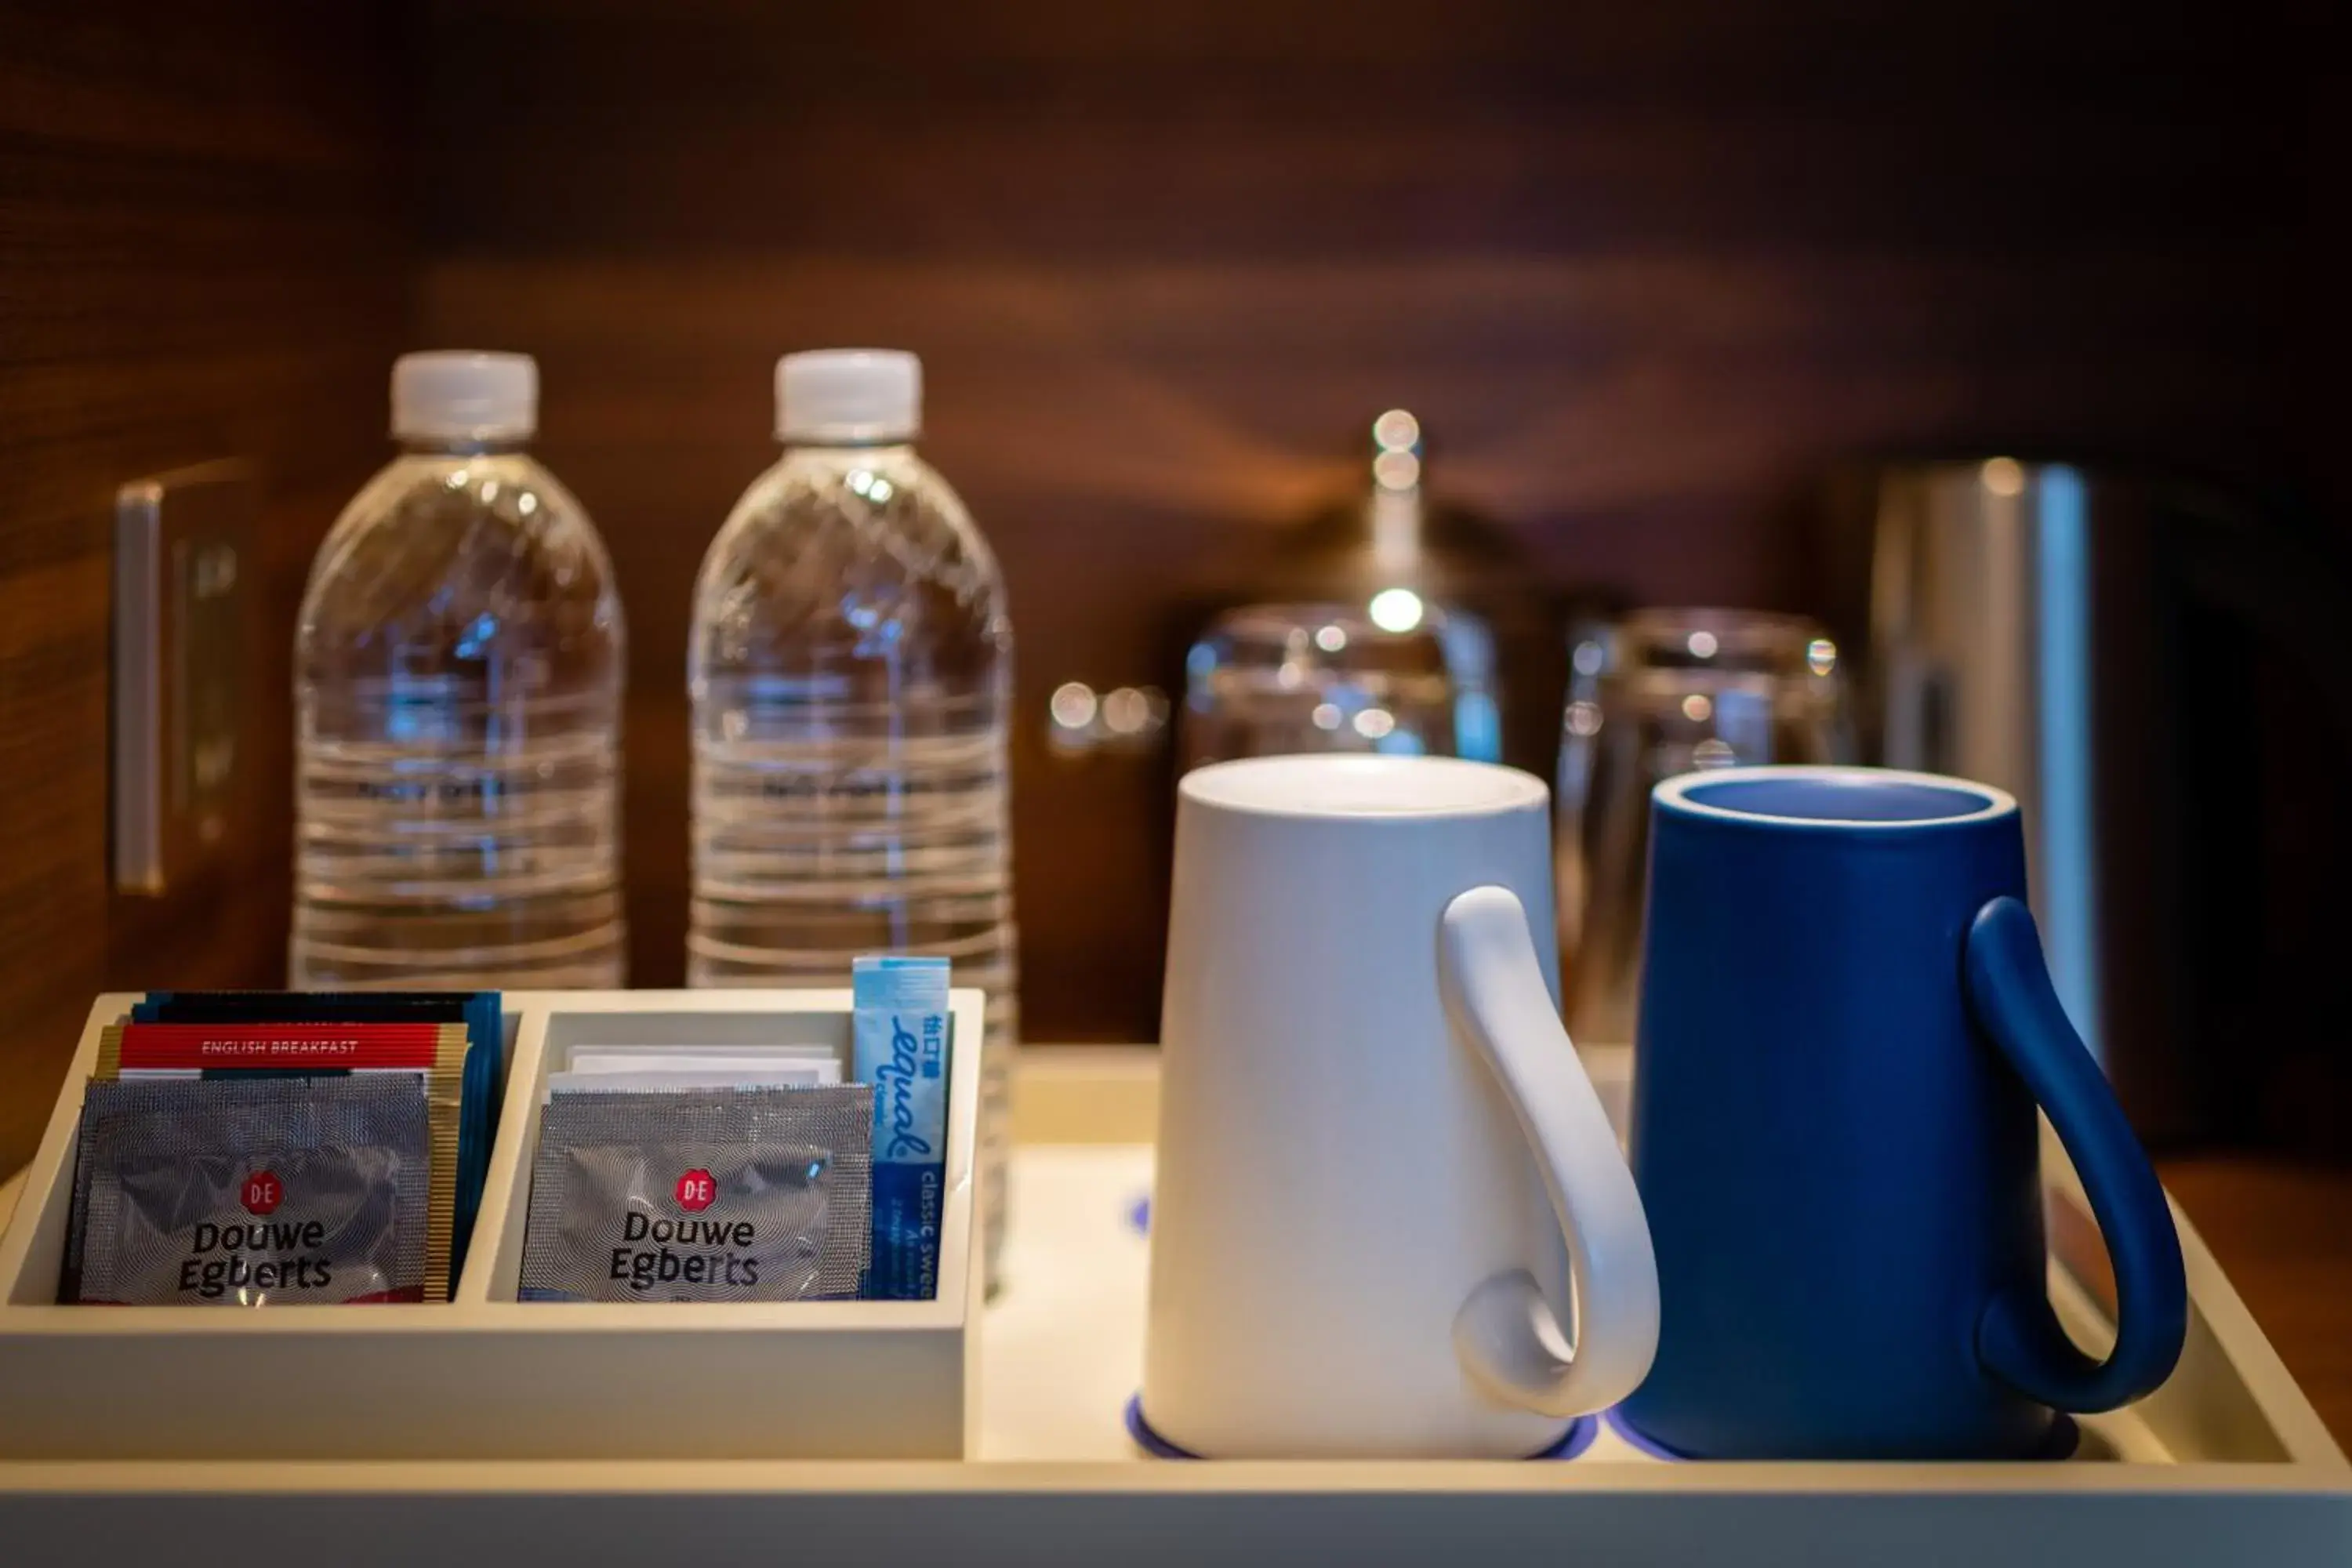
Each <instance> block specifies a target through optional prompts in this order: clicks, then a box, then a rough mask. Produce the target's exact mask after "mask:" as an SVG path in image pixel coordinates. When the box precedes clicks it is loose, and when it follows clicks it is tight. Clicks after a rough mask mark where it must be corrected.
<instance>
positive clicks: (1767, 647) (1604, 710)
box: [1553, 609, 1852, 1044]
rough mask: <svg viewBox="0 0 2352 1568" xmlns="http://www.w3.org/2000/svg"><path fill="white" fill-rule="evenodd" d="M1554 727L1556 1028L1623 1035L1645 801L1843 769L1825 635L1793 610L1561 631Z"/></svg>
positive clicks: (1662, 614) (1833, 660) (1844, 745)
mask: <svg viewBox="0 0 2352 1568" xmlns="http://www.w3.org/2000/svg"><path fill="white" fill-rule="evenodd" d="M1571 644H1572V649H1573V651H1572V654H1571V658H1570V664H1571V669H1570V677H1569V701H1568V710H1567V713H1566V715H1565V717H1564V720H1563V722H1562V724H1561V728H1560V752H1559V800H1558V811H1559V822H1558V831H1557V832H1556V833H1555V835H1554V840H1553V842H1554V852H1555V856H1556V858H1557V862H1558V872H1559V911H1560V914H1559V938H1560V973H1561V976H1562V985H1563V989H1564V990H1565V991H1566V992H1567V994H1568V1022H1569V1033H1570V1035H1571V1036H1573V1037H1575V1038H1576V1039H1577V1040H1578V1041H1580V1042H1588V1043H1591V1044H1604V1043H1611V1042H1624V1041H1629V1040H1631V1039H1632V1038H1633V1015H1634V1007H1635V997H1636V994H1637V990H1638V987H1639V984H1640V981H1641V973H1642V900H1643V876H1644V874H1645V871H1646V868H1647V865H1648V859H1649V847H1650V791H1651V789H1652V788H1653V787H1654V785H1656V784H1658V783H1660V782H1661V781H1662V780H1664V779H1670V778H1673V777H1675V775H1676V774H1678V773H1694V772H1697V771H1700V770H1703V769H1708V768H1727V767H1736V766H1748V765H1752V764H1756V763H1839V762H1848V761H1851V760H1852V757H1851V755H1850V753H1851V750H1852V748H1851V744H1850V742H1849V741H1848V738H1847V734H1846V728H1845V726H1846V719H1847V714H1846V698H1845V683H1844V680H1843V677H1842V675H1841V673H1840V671H1839V668H1838V650H1837V647H1836V645H1835V644H1834V643H1832V641H1831V640H1830V637H1829V634H1828V633H1827V632H1826V631H1825V630H1823V629H1822V627H1821V626H1818V625H1816V624H1815V623H1813V622H1811V621H1809V620H1806V619H1804V618H1803V617H1801V616H1780V615H1766V614H1763V613H1760V612H1757V611H1751V610H1714V609H1655V610H1637V611H1635V612H1634V613H1633V614H1632V615H1630V616H1626V617H1625V618H1624V619H1623V620H1622V621H1619V622H1616V623H1614V624H1611V625H1603V626H1587V627H1583V628H1580V630H1579V631H1578V632H1577V633H1576V634H1574V635H1573V636H1572V637H1571Z"/></svg>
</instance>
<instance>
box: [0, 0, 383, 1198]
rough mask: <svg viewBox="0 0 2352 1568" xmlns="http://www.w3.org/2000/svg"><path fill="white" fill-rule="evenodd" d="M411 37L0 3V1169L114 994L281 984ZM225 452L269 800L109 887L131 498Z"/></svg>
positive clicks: (196, 13) (341, 9)
mask: <svg viewBox="0 0 2352 1568" xmlns="http://www.w3.org/2000/svg"><path fill="white" fill-rule="evenodd" d="M398 37H399V35H398V33H397V32H396V31H395V29H394V26H393V25H392V21H391V18H390V17H389V16H388V15H387V14H385V13H384V12H383V11H381V10H375V11H371V10H369V9H368V8H366V7H362V6H348V7H347V6H343V5H299V4H292V3H285V4H254V5H202V6H177V5H153V6H131V7H122V6H105V5H78V4H73V3H70V0H61V3H57V4H42V5H25V4H18V3H16V0H9V3H8V4H6V5H0V1167H6V1168H8V1169H10V1170H14V1169H15V1168H16V1166H17V1165H18V1164H20V1163H23V1162H24V1161H25V1160H26V1158H28V1157H29V1156H30V1155H31V1153H32V1151H33V1145H34V1143H35V1142H36V1141H37V1139H38V1137H39V1135H40V1130H41V1127H42V1125H43V1123H44V1122H46V1121H47V1118H48V1110H49V1105H50V1102H51V1100H53V1099H54V1098H55V1095H56V1091H57V1086H58V1078H59V1075H60V1074H61V1073H62V1072H63V1070H64V1068H65V1063H66V1060H67V1058H68V1057H69V1056H70V1055H71V1054H72V1051H73V1047H74V1043H75V1041H76V1040H77V1039H78V1038H79V1035H80V1032H81V1021H82V1018H83V1017H84V1016H85V1015H86V1014H87V1013H88V1012H89V1004H90V998H91V997H92V996H93V995H94V994H96V993H97V992H99V991H100V990H101V989H103V988H105V987H106V986H107V985H109V984H131V985H144V984H167V983H171V982H182V983H194V982H217V983H236V982H253V981H269V980H273V979H274V980H281V981H282V979H283V977H284V974H285V943H286V921H287V903H288V898H289V857H290V853H291V839H290V837H289V832H288V828H287V824H288V821H289V811H288V800H289V775H290V772H291V769H292V766H293V761H292V757H293V750H292V742H291V736H290V729H289V725H290V715H289V702H288V664H289V658H291V642H292V628H293V624H294V615H295V610H296V607H297V605H299V602H300V598H301V587H302V580H303V575H304V574H305V573H306V572H307V571H308V570H309V566H310V552H311V551H312V550H313V549H314V548H315V547H316V546H317V543H318V542H319V539H320V535H321V534H323V533H324V532H325V531H326V525H327V524H328V523H329V522H330V521H332V520H333V518H334V515H335V512H336V510H338V509H339V508H340V507H341V505H342V503H343V501H344V500H345V499H346V498H347V497H348V496H349V494H350V492H351V490H352V487H353V486H355V485H356V484H358V483H359V481H361V480H362V479H364V478H365V477H366V476H367V473H368V471H369V470H370V469H371V468H373V467H374V466H375V465H376V464H377V463H379V462H381V461H382V454H383V436H382V432H383V426H384V422H385V421H384V371H385V365H386V363H387V361H388V357H389V356H390V355H391V354H393V353H395V352H396V351H397V350H398V348H399V346H400V345H401V343H402V342H403V341H404V336H405V331H406V327H405V321H406V315H405V312H406V309H407V300H408V293H407V280H408V277H409V268H410V260H411V249H410V240H409V237H408V230H407V228H406V227H405V226H404V223H403V220H402V209H401V197H402V190H403V186H402V181H401V175H400V172H399V171H400V164H399V163H398V158H399V156H400V131H399V123H400V121H399V119H398V117H397V116H396V115H395V114H394V112H393V110H394V102H395V100H394V96H393V93H392V91H391V85H392V77H391V72H390V67H389V60H390V58H391V51H392V50H393V48H394V46H395V45H396V43H397V41H398ZM226 457H243V458H249V459H252V460H254V461H255V462H256V463H257V465H258V467H259V468H260V471H261V477H262V483H263V487H264V493H265V502H264V508H263V512H262V516H261V519H260V536H259V538H258V540H257V546H258V549H257V559H249V560H247V562H246V563H245V573H244V576H245V581H246V583H247V587H248V589H249V590H250V591H251V592H252V593H253V594H254V599H253V602H254V603H255V604H256V605H257V607H258V609H259V610H260V612H261V614H262V616H263V618H264V619H265V620H266V621H267V623H268V625H267V626H266V628H257V633H258V635H257V636H256V637H255V638H254V642H253V659H252V664H253V668H251V669H250V670H249V671H248V672H247V675H248V679H247V690H248V691H250V692H252V693H253V694H254V697H255V703H254V708H253V710H252V711H251V712H250V713H249V714H248V715H247V725H246V727H245V732H244V736H243V746H242V752H243V756H242V758H241V761H240V776H241V779H242V781H243V783H244V784H246V785H248V786H250V789H251V794H250V795H249V796H248V797H247V799H246V800H245V801H244V803H243V805H242V808H241V810H240V811H239V812H238V813H237V814H236V818H235V820H234V822H233V824H232V829H231V837H230V838H229V841H228V844H227V846H226V847H227V851H228V852H227V854H226V856H225V857H224V858H223V863H222V869H221V870H219V871H218V872H216V873H215V874H214V875H211V876H208V877H205V878H200V879H197V880H195V881H194V882H192V883H189V884H187V885H184V886H182V887H180V888H177V889H174V890H173V896H172V897H171V898H170V899H169V900H141V899H120V898H116V897H114V896H112V895H111V893H110V887H111V881H110V872H109V866H108V859H107V831H108V821H109V811H108V795H107V750H108V731H107V700H108V699H107V670H108V639H109V625H110V616H109V610H110V603H111V586H110V584H111V576H110V573H111V570H112V567H111V558H112V550H113V518H114V492H115V488H116V487H117V486H118V485H120V484H121V483H122V482H123V481H125V480H128V479H138V478H140V477H142V476H143V475H148V474H152V473H156V472H159V471H161V470H163V469H168V468H177V467H181V466H184V465H186V464H190V463H196V462H203V461H205V460H207V459H210V458H226Z"/></svg>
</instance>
